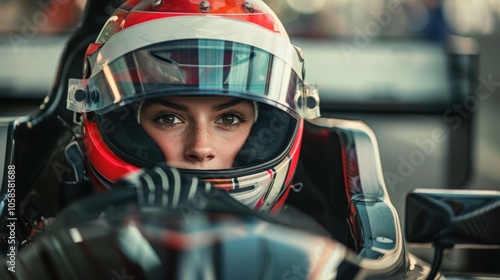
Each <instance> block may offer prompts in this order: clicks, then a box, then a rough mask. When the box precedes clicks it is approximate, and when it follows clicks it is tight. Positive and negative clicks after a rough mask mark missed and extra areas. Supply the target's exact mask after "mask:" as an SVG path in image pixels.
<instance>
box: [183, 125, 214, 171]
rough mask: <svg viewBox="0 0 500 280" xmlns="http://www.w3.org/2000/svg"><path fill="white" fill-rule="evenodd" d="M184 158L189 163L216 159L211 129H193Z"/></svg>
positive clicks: (200, 127) (199, 127)
mask: <svg viewBox="0 0 500 280" xmlns="http://www.w3.org/2000/svg"><path fill="white" fill-rule="evenodd" d="M187 141H188V143H187V145H186V149H185V151H184V156H185V158H186V159H187V160H189V161H195V162H204V161H210V160H212V159H213V158H215V153H214V150H213V148H212V147H213V139H212V137H211V133H210V129H209V128H207V127H202V126H198V127H195V128H193V129H192V132H191V133H190V136H189V137H188V140H187Z"/></svg>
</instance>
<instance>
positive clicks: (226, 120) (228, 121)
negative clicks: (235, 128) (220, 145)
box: [219, 115, 241, 125]
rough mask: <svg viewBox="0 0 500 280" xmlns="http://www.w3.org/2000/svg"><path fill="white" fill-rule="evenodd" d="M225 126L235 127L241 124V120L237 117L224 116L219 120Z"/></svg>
mask: <svg viewBox="0 0 500 280" xmlns="http://www.w3.org/2000/svg"><path fill="white" fill-rule="evenodd" d="M219 122H220V123H222V124H223V125H235V124H238V123H240V122H241V120H240V118H239V117H237V116H235V115H224V116H222V117H221V118H220V119H219Z"/></svg>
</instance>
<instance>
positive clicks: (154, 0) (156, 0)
mask: <svg viewBox="0 0 500 280" xmlns="http://www.w3.org/2000/svg"><path fill="white" fill-rule="evenodd" d="M161 2H162V0H152V1H151V7H153V9H156V8H158V6H160V5H161Z"/></svg>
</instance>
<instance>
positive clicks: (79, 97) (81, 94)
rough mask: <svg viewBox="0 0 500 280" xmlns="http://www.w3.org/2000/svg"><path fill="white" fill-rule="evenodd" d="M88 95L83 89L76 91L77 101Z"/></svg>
mask: <svg viewBox="0 0 500 280" xmlns="http://www.w3.org/2000/svg"><path fill="white" fill-rule="evenodd" d="M86 96H87V93H86V92H85V91H84V90H83V89H77V90H76V91H75V100H76V101H77V102H82V101H84V100H85V97H86Z"/></svg>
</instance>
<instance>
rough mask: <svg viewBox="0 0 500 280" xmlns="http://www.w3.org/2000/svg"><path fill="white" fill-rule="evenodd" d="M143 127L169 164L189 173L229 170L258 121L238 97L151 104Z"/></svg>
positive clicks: (145, 111)
mask: <svg viewBox="0 0 500 280" xmlns="http://www.w3.org/2000/svg"><path fill="white" fill-rule="evenodd" d="M139 117H140V123H141V125H142V127H143V128H144V130H146V132H147V133H148V134H149V136H151V138H153V140H154V141H155V142H156V143H157V144H158V146H159V147H160V149H161V151H162V152H163V155H164V156H165V159H166V160H167V162H168V164H169V165H170V166H173V167H177V168H185V169H227V168H231V167H232V166H233V161H234V158H235V157H236V154H237V153H238V152H239V151H240V149H241V147H242V146H243V144H244V143H245V141H246V139H247V137H248V134H249V133H250V129H251V128H252V125H253V123H254V120H255V111H254V106H253V104H252V103H251V102H250V101H245V100H242V99H238V98H234V97H219V96H218V97H168V98H163V99H155V100H147V101H145V102H144V104H143V105H142V107H141V110H140V116H139Z"/></svg>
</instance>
